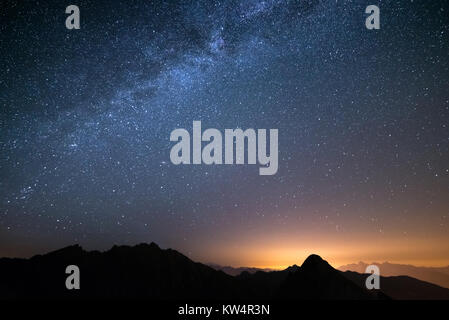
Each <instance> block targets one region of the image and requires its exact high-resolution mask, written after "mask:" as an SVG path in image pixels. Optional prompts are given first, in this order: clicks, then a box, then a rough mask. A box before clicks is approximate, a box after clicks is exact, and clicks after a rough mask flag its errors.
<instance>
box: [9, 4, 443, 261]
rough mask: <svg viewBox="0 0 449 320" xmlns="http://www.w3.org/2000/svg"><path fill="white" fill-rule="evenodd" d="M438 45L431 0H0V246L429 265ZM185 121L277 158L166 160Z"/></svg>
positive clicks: (434, 231) (439, 26)
mask: <svg viewBox="0 0 449 320" xmlns="http://www.w3.org/2000/svg"><path fill="white" fill-rule="evenodd" d="M70 4H75V5H77V6H78V7H79V8H80V12H81V29H80V30H68V29H66V26H65V19H66V17H67V16H68V14H66V13H65V8H66V7H67V6H68V5H70ZM371 4H375V5H378V6H379V7H380V21H381V28H380V30H367V29H366V27H365V19H366V17H367V16H368V15H367V14H365V8H366V7H367V6H368V5H371ZM448 54H449V2H448V1H443V0H440V1H428V0H414V1H379V0H378V1H374V2H373V1H368V0H366V1H365V0H361V1H340V0H339V1H337V0H334V1H319V0H265V1H261V0H230V1H215V0H214V1H210V0H208V1H188V0H186V1H174V0H170V1H149V0H148V1H143V0H142V1H97V0H95V1H94V0H91V1H81V0H79V1H78V0H76V1H70V2H64V1H57V2H55V1H39V2H36V3H34V2H31V1H30V2H28V1H6V4H5V3H4V2H3V1H2V4H1V9H0V70H1V73H0V107H1V110H0V256H19V257H25V256H31V255H33V254H37V253H43V252H47V251H49V250H53V249H57V248H60V247H63V246H66V245H71V244H74V243H79V244H80V245H82V246H83V247H84V248H85V249H89V250H92V249H98V250H106V249H109V248H110V247H111V246H112V245H114V244H117V245H121V244H136V243H140V242H151V241H154V242H156V243H158V244H159V245H160V246H161V247H163V248H167V247H171V248H174V249H177V250H179V251H181V252H182V253H184V254H186V255H188V256H189V257H191V258H192V259H195V260H198V261H202V262H215V263H220V264H224V265H234V266H241V265H246V266H259V267H283V266H288V265H291V264H294V263H296V264H300V263H301V262H302V261H303V259H304V258H305V257H306V256H307V255H308V254H310V253H317V254H320V255H321V256H323V258H325V259H327V260H328V261H329V262H330V263H332V264H335V265H339V264H343V263H350V262H357V261H359V260H367V262H371V261H374V260H375V261H385V260H388V261H390V262H404V263H414V264H419V265H443V264H446V265H447V264H449V55H448ZM194 120H201V122H202V127H203V130H204V129H206V128H217V129H219V130H221V131H224V129H228V128H229V129H235V128H242V129H247V128H256V129H257V128H265V129H271V128H273V129H278V130H279V170H278V172H277V173H276V174H275V175H272V176H261V175H259V167H260V166H259V165H205V164H202V165H178V166H176V165H174V164H172V163H171V161H170V149H171V147H172V146H173V145H174V142H171V141H170V133H171V131H173V130H174V129H176V128H185V129H187V130H188V131H189V132H192V122H193V121H194Z"/></svg>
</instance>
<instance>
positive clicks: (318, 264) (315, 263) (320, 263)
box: [301, 254, 332, 270]
mask: <svg viewBox="0 0 449 320" xmlns="http://www.w3.org/2000/svg"><path fill="white" fill-rule="evenodd" d="M301 269H316V270H323V269H332V267H331V266H330V265H329V263H328V262H327V261H326V260H323V259H322V258H321V257H320V256H319V255H316V254H311V255H310V256H308V257H307V259H306V260H304V262H303V263H302V265H301Z"/></svg>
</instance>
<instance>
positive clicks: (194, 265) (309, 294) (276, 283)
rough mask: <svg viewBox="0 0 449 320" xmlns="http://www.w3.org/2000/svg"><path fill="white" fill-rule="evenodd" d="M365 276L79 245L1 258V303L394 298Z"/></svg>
mask: <svg viewBox="0 0 449 320" xmlns="http://www.w3.org/2000/svg"><path fill="white" fill-rule="evenodd" d="M68 265H77V266H78V267H79V269H80V279H81V280H80V283H81V289H80V290H67V289H66V288H65V280H66V278H67V276H68V275H67V274H65V268H66V267H67V266H68ZM364 276H365V277H366V275H357V276H353V277H348V276H345V275H344V273H343V272H341V271H338V270H336V269H334V268H333V267H332V266H331V265H330V264H329V263H328V262H327V261H326V260H324V259H322V258H321V257H320V256H318V255H313V254H312V255H310V256H309V257H308V258H307V259H306V260H304V262H303V263H302V265H301V266H300V267H298V266H296V265H294V266H291V267H289V268H287V269H285V270H281V271H268V272H265V271H260V270H259V271H256V272H254V273H249V272H248V271H244V272H242V273H240V274H239V275H237V276H231V275H228V274H226V273H224V272H223V271H220V270H215V269H213V268H212V267H210V266H207V265H205V264H202V263H199V262H194V261H192V260H191V259H189V258H188V257H186V256H185V255H183V254H182V253H180V252H178V251H176V250H173V249H161V248H160V247H159V246H158V245H157V244H155V243H154V242H152V243H150V244H146V243H142V244H138V245H135V246H127V245H122V246H113V247H112V248H111V249H109V250H106V251H103V252H100V251H85V250H84V249H83V248H82V247H81V246H79V245H73V246H68V247H65V248H62V249H59V250H55V251H51V252H49V253H46V254H42V255H41V254H39V255H35V256H33V257H31V258H29V259H15V258H1V259H0V299H23V298H28V299H30V298H31V299H98V298H100V299H116V298H126V299H136V298H137V299H141V298H145V299H156V300H173V299H175V300H176V299H203V300H220V299H240V300H242V299H243V300H245V299H272V300H279V299H283V300H303V299H328V300H329V299H330V300H333V299H338V300H342V299H343V300H345V299H362V300H378V299H389V296H388V294H387V293H384V292H382V291H381V290H380V291H375V292H374V291H368V290H367V289H366V288H365V287H364V285H363V284H362V285H360V284H359V282H360V281H359V280H360V279H361V278H360V277H364ZM390 282H391V281H390ZM393 283H394V281H393ZM420 285H424V287H425V288H427V289H428V290H430V292H433V291H432V290H440V289H435V288H434V287H432V286H427V284H426V283H424V284H422V283H421V284H420ZM444 290H447V292H448V293H449V290H448V289H443V291H441V290H440V291H438V292H440V293H443V296H444V294H445V292H446V291H444ZM395 294H396V297H399V298H400V297H401V295H400V292H399V293H398V292H395ZM418 298H419V297H418Z"/></svg>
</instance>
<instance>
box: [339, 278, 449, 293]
mask: <svg viewBox="0 0 449 320" xmlns="http://www.w3.org/2000/svg"><path fill="white" fill-rule="evenodd" d="M343 274H344V276H345V277H346V278H347V279H350V280H352V281H353V282H354V283H356V284H357V285H359V286H361V285H363V284H364V283H365V280H366V277H367V276H368V275H367V274H360V273H357V272H353V271H346V272H344V273H343ZM380 287H381V289H382V291H383V292H384V293H385V294H387V295H388V296H390V297H391V298H393V299H399V300H449V289H447V288H443V287H440V286H438V285H436V284H433V283H429V282H425V281H421V280H418V279H415V278H412V277H408V276H394V277H380Z"/></svg>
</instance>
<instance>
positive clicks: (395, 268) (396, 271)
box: [338, 262, 449, 288]
mask: <svg viewBox="0 0 449 320" xmlns="http://www.w3.org/2000/svg"><path fill="white" fill-rule="evenodd" d="M370 264H374V265H376V266H378V267H379V269H380V274H381V275H382V276H386V277H390V276H409V277H413V278H416V279H420V280H423V281H427V282H431V283H435V284H437V285H439V286H442V287H445V288H449V266H447V267H441V268H432V267H416V266H412V265H406V264H392V263H388V262H383V263H377V262H373V263H370ZM367 266H368V264H366V263H364V262H359V263H354V264H348V265H344V266H341V267H339V268H338V270H341V271H354V272H358V273H365V270H366V267H367Z"/></svg>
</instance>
